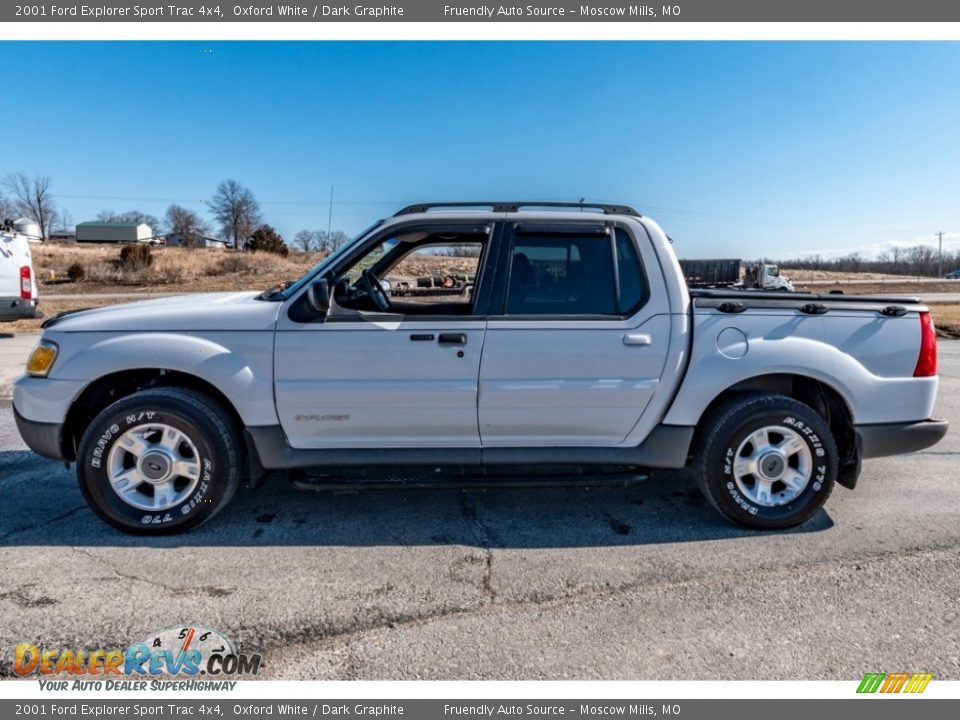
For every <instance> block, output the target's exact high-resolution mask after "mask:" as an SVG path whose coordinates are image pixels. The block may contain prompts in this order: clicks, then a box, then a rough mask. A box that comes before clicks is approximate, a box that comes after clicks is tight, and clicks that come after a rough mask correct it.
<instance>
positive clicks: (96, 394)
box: [61, 368, 245, 460]
mask: <svg viewBox="0 0 960 720" xmlns="http://www.w3.org/2000/svg"><path fill="white" fill-rule="evenodd" d="M158 387H167V388H169V387H179V388H185V389H188V390H194V391H196V392H200V393H203V394H204V395H206V396H208V397H209V398H211V399H212V400H214V401H216V402H217V403H218V404H219V405H220V407H222V408H223V409H224V410H225V411H226V412H227V413H229V414H230V416H231V417H232V418H233V420H234V422H235V423H236V427H237V428H238V429H241V428H243V421H242V420H241V419H240V415H239V414H238V413H237V410H236V408H235V407H234V406H233V403H231V402H230V400H229V399H228V398H227V396H226V395H224V394H223V393H222V392H220V390H218V389H217V388H216V386H214V385H211V384H210V383H209V382H207V381H206V380H203V379H202V378H198V377H197V376H196V375H190V374H189V373H184V372H179V371H177V370H165V369H163V368H143V369H138V370H124V371H121V372H116V373H111V374H110V375H104V376H103V377H101V378H98V379H97V380H95V381H94V382H92V383H90V384H89V385H88V386H87V387H86V388H84V390H83V392H82V393H80V396H79V397H78V398H77V399H76V400H75V401H74V402H73V405H71V406H70V411H69V412H68V413H67V419H66V423H65V425H64V430H63V435H62V437H61V443H62V444H63V447H62V450H63V456H64V457H65V458H66V459H68V460H76V457H77V446H78V445H79V444H80V437H81V436H82V435H83V432H84V431H85V430H86V429H87V426H88V425H89V424H90V422H91V421H92V420H93V419H94V418H95V417H96V416H97V415H98V414H100V412H101V411H102V410H103V409H104V408H106V407H107V406H108V405H111V404H112V403H114V402H116V401H117V400H120V399H121V398H125V397H127V396H129V395H133V393H135V392H139V391H140V390H147V389H149V388H158ZM237 440H238V442H243V435H242V433H239V432H238V433H237ZM244 451H245V450H244Z"/></svg>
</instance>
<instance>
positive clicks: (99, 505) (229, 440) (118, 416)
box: [77, 388, 241, 535]
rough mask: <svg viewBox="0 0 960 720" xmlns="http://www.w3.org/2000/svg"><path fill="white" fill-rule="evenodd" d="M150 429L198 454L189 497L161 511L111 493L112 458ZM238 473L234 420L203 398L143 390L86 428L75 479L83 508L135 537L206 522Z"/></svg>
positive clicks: (225, 500) (228, 495)
mask: <svg viewBox="0 0 960 720" xmlns="http://www.w3.org/2000/svg"><path fill="white" fill-rule="evenodd" d="M151 423H163V424H165V425H167V426H171V427H173V428H175V429H176V430H179V431H180V432H181V433H183V435H184V436H186V438H188V440H189V442H190V443H192V444H193V447H194V448H196V455H197V457H196V458H195V462H196V463H197V464H198V465H199V468H200V470H199V472H198V473H197V475H198V477H197V480H196V486H195V487H194V488H193V489H192V490H190V491H189V495H188V496H187V497H185V498H184V499H183V500H182V501H180V502H178V503H177V504H175V505H172V506H170V507H168V508H164V509H163V510H162V511H153V510H148V509H144V508H137V507H134V506H133V505H131V504H128V503H127V501H125V500H124V499H122V498H121V497H120V495H119V491H115V490H114V489H113V486H112V485H111V482H110V478H109V474H108V468H107V465H108V458H110V457H111V455H110V452H111V450H112V449H113V448H114V446H115V445H116V444H117V442H118V441H119V440H120V438H121V437H122V436H123V434H124V433H125V432H126V431H127V430H129V429H131V428H134V427H139V426H144V425H149V424H151ZM187 449H188V450H190V448H189V444H188V446H187ZM191 459H193V458H192V452H191ZM126 462H128V463H129V462H131V460H129V459H128V460H126ZM240 468H241V462H240V452H239V447H238V444H237V432H236V428H235V423H234V421H233V419H232V418H231V417H230V416H229V415H228V414H227V413H226V412H225V411H224V410H223V408H221V407H220V406H219V405H218V404H217V403H216V402H215V401H213V400H211V399H210V398H209V397H207V396H206V395H203V394H201V393H198V392H194V391H192V390H185V389H181V388H157V389H154V390H143V391H141V392H138V393H134V394H133V395H130V396H128V397H125V398H123V399H121V400H118V401H117V402H115V403H113V404H112V405H110V406H109V407H107V408H106V409H105V410H103V411H102V412H101V413H100V414H99V415H97V417H96V418H94V420H93V421H92V422H91V423H90V425H89V426H88V427H87V429H86V431H85V432H84V433H83V437H82V438H81V440H80V447H79V451H78V453H77V479H78V481H79V483H80V490H81V491H82V492H83V496H84V498H85V499H86V501H87V503H88V504H89V505H90V507H91V508H92V509H93V511H94V512H95V513H96V514H97V515H99V516H100V518H102V519H103V520H104V521H106V522H107V523H109V524H110V525H112V526H113V527H115V528H117V529H119V530H123V531H124V532H128V533H133V534H137V535H163V534H170V533H177V532H183V531H185V530H189V529H191V528H195V527H197V526H198V525H200V524H201V523H204V522H206V521H207V520H209V519H210V518H212V517H213V516H214V515H216V514H217V513H218V512H219V511H220V510H221V509H222V508H223V507H224V506H225V505H226V504H227V503H228V502H229V501H230V498H232V497H233V494H234V493H235V492H236V491H237V487H238V486H239V484H240ZM174 482H178V483H181V484H182V485H189V482H190V479H189V478H184V477H178V478H176V479H175V480H174ZM144 487H146V486H144ZM146 489H147V490H151V489H150V488H146ZM124 492H126V489H124ZM138 499H139V498H138Z"/></svg>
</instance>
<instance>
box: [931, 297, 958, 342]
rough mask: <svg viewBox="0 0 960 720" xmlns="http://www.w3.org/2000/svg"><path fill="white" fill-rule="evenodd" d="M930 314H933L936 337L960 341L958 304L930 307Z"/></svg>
mask: <svg viewBox="0 0 960 720" xmlns="http://www.w3.org/2000/svg"><path fill="white" fill-rule="evenodd" d="M930 312H931V313H933V324H934V325H936V327H937V335H939V336H940V337H943V338H952V339H954V340H960V304H948V303H944V304H942V305H941V304H937V305H930Z"/></svg>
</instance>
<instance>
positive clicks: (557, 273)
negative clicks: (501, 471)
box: [478, 222, 670, 447]
mask: <svg viewBox="0 0 960 720" xmlns="http://www.w3.org/2000/svg"><path fill="white" fill-rule="evenodd" d="M648 252H652V251H650V250H649V249H648ZM500 259H501V265H500V268H499V271H498V273H497V276H498V278H501V279H503V281H502V282H501V283H500V286H499V289H498V298H497V299H496V300H495V301H494V306H493V308H492V312H491V313H490V316H489V317H488V324H487V334H486V339H485V341H484V347H483V356H482V360H481V366H480V379H479V398H478V419H479V427H480V436H481V442H482V444H483V446H485V447H497V446H500V447H503V446H549V445H564V446H590V445H594V446H596V445H601V446H602V445H609V446H614V445H618V444H620V443H622V442H624V440H625V438H626V437H627V435H628V434H629V433H630V431H631V430H632V429H633V428H634V426H635V425H636V424H637V422H638V420H639V419H640V417H641V416H642V414H643V412H644V409H645V408H646V407H647V405H648V404H649V403H650V401H651V399H652V398H653V396H654V394H655V393H656V392H657V388H658V385H659V382H660V377H661V374H662V372H663V369H664V364H665V361H666V356H667V351H668V348H669V345H670V316H669V303H668V300H667V298H666V297H661V296H660V295H662V293H659V292H658V293H652V292H651V283H650V282H649V280H648V274H649V273H650V272H657V273H659V267H658V266H655V267H650V268H646V267H645V263H644V262H643V247H642V246H640V245H639V244H638V242H637V238H636V237H635V236H634V234H633V230H632V228H630V227H628V226H618V225H614V224H593V225H590V224H586V223H572V222H571V223H570V224H568V225H556V224H544V223H532V222H524V223H517V224H515V225H513V226H512V228H511V231H510V233H509V234H508V237H507V238H506V247H505V248H504V252H502V253H501V258H500ZM647 259H648V262H649V263H650V264H652V265H656V263H655V258H653V257H652V256H648V258H647ZM656 287H657V288H660V287H661V285H660V284H659V283H657V284H656Z"/></svg>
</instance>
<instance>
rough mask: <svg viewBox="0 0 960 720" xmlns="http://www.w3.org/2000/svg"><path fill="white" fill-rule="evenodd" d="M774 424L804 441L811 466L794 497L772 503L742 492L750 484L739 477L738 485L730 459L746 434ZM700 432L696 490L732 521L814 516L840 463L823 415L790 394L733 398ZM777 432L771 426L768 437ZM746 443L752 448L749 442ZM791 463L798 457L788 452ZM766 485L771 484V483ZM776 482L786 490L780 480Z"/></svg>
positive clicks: (769, 525) (792, 521) (766, 524)
mask: <svg viewBox="0 0 960 720" xmlns="http://www.w3.org/2000/svg"><path fill="white" fill-rule="evenodd" d="M776 427H781V428H786V429H788V430H793V431H794V432H795V433H796V435H797V437H798V438H799V439H800V440H802V441H803V443H804V444H806V446H807V449H808V452H809V462H810V464H811V467H810V473H809V479H808V481H807V483H806V486H805V487H804V488H803V490H802V491H800V492H799V493H798V494H797V495H796V497H793V498H791V499H790V500H789V501H785V502H784V504H780V505H774V506H771V505H770V504H767V503H758V502H756V501H755V500H754V499H753V498H751V497H750V496H749V494H744V492H743V489H744V488H745V489H746V490H749V489H750V486H749V484H748V483H749V482H750V480H749V479H746V480H741V481H740V482H741V483H742V485H738V481H737V479H736V477H735V473H734V468H733V464H734V460H735V459H736V457H737V452H738V450H740V449H741V445H742V444H743V443H745V442H749V438H750V436H751V434H753V433H754V432H756V431H762V430H763V429H765V428H767V429H769V428H776ZM702 433H703V435H702V438H703V440H702V442H701V444H700V447H699V453H698V458H699V465H698V468H697V470H698V472H697V475H698V480H699V483H700V489H701V490H702V491H703V494H704V496H705V497H706V498H707V500H708V502H709V503H710V504H711V505H712V506H713V507H714V509H716V510H717V512H719V513H720V514H721V515H723V516H724V517H725V518H727V519H728V520H730V521H732V522H734V523H737V524H739V525H744V526H746V527H750V528H756V529H761V530H781V529H784V528H790V527H794V526H796V525H800V524H801V523H804V522H806V521H807V520H809V519H810V518H811V517H813V516H814V515H815V514H816V513H817V511H818V510H820V508H821V507H823V504H824V503H825V502H826V501H827V498H828V497H829V496H830V492H831V491H832V490H833V486H834V484H835V482H836V479H837V472H838V466H839V465H838V458H839V453H838V451H837V443H836V441H835V440H834V437H833V434H832V433H831V432H830V427H829V426H828V425H827V423H826V422H825V421H824V419H823V418H822V417H821V416H820V415H819V414H817V413H816V412H815V411H814V410H813V408H811V407H809V406H808V405H805V404H803V403H802V402H799V401H797V400H794V399H793V398H789V397H786V396H784V395H774V394H750V395H743V396H740V397H736V398H733V399H732V400H730V401H728V402H726V403H724V404H723V405H721V406H720V407H719V408H717V410H716V411H714V412H713V413H712V414H711V415H710V417H708V418H707V419H706V421H705V424H704V425H703V427H702ZM776 435H777V434H776V432H775V431H774V432H773V434H772V435H771V437H774V438H775V437H776ZM745 447H746V448H751V446H750V445H749V444H748V445H746V446H745ZM749 452H750V453H751V454H752V453H753V452H754V451H753V450H752V449H750V450H749ZM800 453H802V450H801V451H800ZM774 462H776V461H775V460H774ZM790 462H799V460H798V461H794V460H793V459H792V457H791V458H790ZM759 464H760V463H758V464H757V465H758V466H759ZM749 477H750V476H747V478H749ZM771 487H773V488H776V487H777V484H776V482H774V483H773V484H772V485H771ZM780 487H781V488H782V489H783V490H784V491H786V492H789V489H788V488H786V487H785V485H784V484H783V483H781V484H780ZM774 500H776V498H774Z"/></svg>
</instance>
